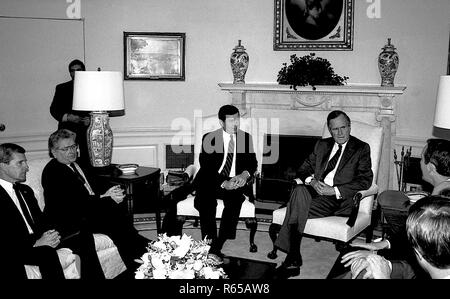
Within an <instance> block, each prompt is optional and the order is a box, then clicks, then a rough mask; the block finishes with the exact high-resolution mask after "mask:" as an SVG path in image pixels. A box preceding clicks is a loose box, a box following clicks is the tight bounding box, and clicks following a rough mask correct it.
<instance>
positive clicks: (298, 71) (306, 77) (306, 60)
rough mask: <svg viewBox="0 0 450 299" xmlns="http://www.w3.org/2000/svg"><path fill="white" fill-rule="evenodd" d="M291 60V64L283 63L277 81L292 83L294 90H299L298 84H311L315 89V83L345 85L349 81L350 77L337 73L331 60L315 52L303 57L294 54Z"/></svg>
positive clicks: (291, 86)
mask: <svg viewBox="0 0 450 299" xmlns="http://www.w3.org/2000/svg"><path fill="white" fill-rule="evenodd" d="M290 61H291V64H290V65H289V66H288V65H287V63H283V67H282V68H281V70H280V71H279V72H278V78H277V82H278V83H279V84H286V85H290V88H293V89H294V90H297V86H306V85H311V86H312V87H313V90H315V89H316V88H315V85H344V83H347V79H348V77H346V76H343V77H341V76H339V75H337V74H335V73H334V69H333V68H332V67H331V64H330V62H329V61H328V60H327V59H324V58H321V57H316V54H315V53H310V54H309V55H305V56H302V57H297V55H296V54H293V55H291V59H290Z"/></svg>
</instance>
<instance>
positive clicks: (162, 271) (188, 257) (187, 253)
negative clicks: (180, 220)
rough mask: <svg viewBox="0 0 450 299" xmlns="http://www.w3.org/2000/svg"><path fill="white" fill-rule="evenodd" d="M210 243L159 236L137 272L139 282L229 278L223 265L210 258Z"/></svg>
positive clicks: (143, 258)
mask: <svg viewBox="0 0 450 299" xmlns="http://www.w3.org/2000/svg"><path fill="white" fill-rule="evenodd" d="M210 242H211V241H208V240H206V239H205V240H203V241H196V240H193V239H192V237H191V236H187V235H186V234H183V236H182V237H180V236H172V237H168V236H167V235H166V234H160V235H158V240H157V241H153V242H150V243H149V245H148V247H147V250H148V252H146V253H145V254H144V255H143V256H142V257H141V262H142V265H141V266H139V268H138V269H137V270H136V272H135V273H136V275H135V278H136V279H166V278H169V279H195V278H201V279H202V278H203V279H219V278H227V275H226V274H225V272H224V270H223V269H222V268H221V267H219V265H220V263H218V262H216V261H215V260H212V259H210V258H208V251H209V248H210V245H209V243H210Z"/></svg>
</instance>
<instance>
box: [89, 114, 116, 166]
mask: <svg viewBox="0 0 450 299" xmlns="http://www.w3.org/2000/svg"><path fill="white" fill-rule="evenodd" d="M90 115H91V123H90V125H89V128H88V130H87V145H88V151H89V160H90V162H91V165H92V166H93V167H105V166H109V165H110V164H111V158H112V150H113V133H112V131H111V127H110V126H109V116H108V112H103V111H102V112H97V111H95V112H91V113H90Z"/></svg>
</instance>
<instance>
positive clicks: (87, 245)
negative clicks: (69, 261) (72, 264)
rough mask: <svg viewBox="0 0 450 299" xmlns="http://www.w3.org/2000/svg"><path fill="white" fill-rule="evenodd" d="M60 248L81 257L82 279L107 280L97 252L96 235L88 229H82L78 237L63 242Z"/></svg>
mask: <svg viewBox="0 0 450 299" xmlns="http://www.w3.org/2000/svg"><path fill="white" fill-rule="evenodd" d="M58 247H59V248H64V247H65V248H70V249H71V250H72V251H73V252H74V253H76V254H78V255H79V256H80V278H81V279H88V280H94V279H105V274H104V273H103V269H102V266H101V264H100V261H99V259H98V255H97V251H96V250H95V239H94V235H93V234H92V233H91V232H90V230H89V229H88V228H87V227H82V228H81V231H80V232H79V233H78V234H77V235H74V236H72V237H69V238H68V239H66V240H64V241H62V242H61V243H60V244H59V246H58Z"/></svg>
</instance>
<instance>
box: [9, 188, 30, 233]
mask: <svg viewBox="0 0 450 299" xmlns="http://www.w3.org/2000/svg"><path fill="white" fill-rule="evenodd" d="M13 189H14V192H16V197H17V199H18V200H19V204H20V208H21V209H22V213H23V215H24V216H25V219H26V220H27V222H28V225H29V226H30V227H31V229H32V230H33V231H34V221H33V218H32V217H31V214H30V211H29V210H28V207H27V205H26V203H25V200H24V199H23V197H22V193H20V190H19V184H18V183H15V184H13Z"/></svg>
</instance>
